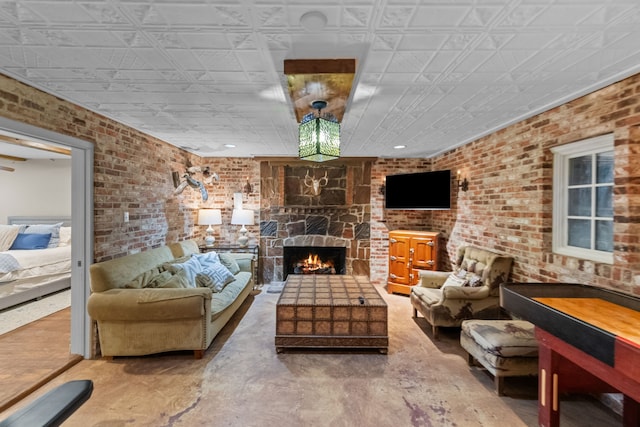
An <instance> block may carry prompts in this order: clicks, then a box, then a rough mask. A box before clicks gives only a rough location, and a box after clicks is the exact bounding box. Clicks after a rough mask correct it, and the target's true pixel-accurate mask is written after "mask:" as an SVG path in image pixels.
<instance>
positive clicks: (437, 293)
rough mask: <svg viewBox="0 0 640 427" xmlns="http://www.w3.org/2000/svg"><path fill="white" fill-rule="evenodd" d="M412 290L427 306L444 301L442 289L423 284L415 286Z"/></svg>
mask: <svg viewBox="0 0 640 427" xmlns="http://www.w3.org/2000/svg"><path fill="white" fill-rule="evenodd" d="M411 292H412V293H413V294H414V296H415V297H416V298H418V299H419V300H420V301H421V302H422V303H423V304H424V305H426V306H427V307H430V306H432V305H433V304H437V303H439V302H440V301H442V289H434V288H423V287H422V286H413V287H412V288H411Z"/></svg>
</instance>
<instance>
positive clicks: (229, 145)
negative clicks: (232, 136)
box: [224, 144, 236, 148]
mask: <svg viewBox="0 0 640 427" xmlns="http://www.w3.org/2000/svg"><path fill="white" fill-rule="evenodd" d="M224 146H225V147H227V148H236V144H224Z"/></svg>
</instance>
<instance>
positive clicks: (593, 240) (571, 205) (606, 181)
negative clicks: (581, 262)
mask: <svg viewBox="0 0 640 427" xmlns="http://www.w3.org/2000/svg"><path fill="white" fill-rule="evenodd" d="M551 152H552V153H553V252H554V253H558V254H561V255H569V256H573V257H576V258H583V259H588V260H591V261H596V262H603V263H608V264H613V178H614V157H613V134H606V135H600V136H596V137H593V138H588V139H583V140H581V141H576V142H573V143H571V144H566V145H561V146H559V147H554V148H552V149H551Z"/></svg>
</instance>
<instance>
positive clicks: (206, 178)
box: [172, 166, 220, 202]
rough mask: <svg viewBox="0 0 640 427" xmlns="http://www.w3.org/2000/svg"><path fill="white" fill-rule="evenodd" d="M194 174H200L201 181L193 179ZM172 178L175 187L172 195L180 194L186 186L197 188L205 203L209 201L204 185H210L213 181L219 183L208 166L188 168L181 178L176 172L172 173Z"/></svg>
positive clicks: (217, 177) (217, 176)
mask: <svg viewBox="0 0 640 427" xmlns="http://www.w3.org/2000/svg"><path fill="white" fill-rule="evenodd" d="M196 173H202V181H198V180H197V179H195V178H193V176H192V175H194V174H196ZM172 176H173V184H174V186H175V187H176V189H175V191H174V192H173V194H180V193H182V192H183V191H184V189H185V188H187V187H188V186H189V187H193V188H198V189H199V190H200V195H201V196H202V200H203V201H205V202H206V201H207V200H208V199H209V193H208V192H207V189H206V188H205V184H211V183H212V182H213V181H220V176H219V175H218V174H217V173H216V172H211V170H210V168H209V166H205V167H200V166H188V167H187V171H186V172H185V173H184V174H183V175H182V176H181V177H180V176H179V175H178V172H173V173H172Z"/></svg>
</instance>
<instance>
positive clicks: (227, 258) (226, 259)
mask: <svg viewBox="0 0 640 427" xmlns="http://www.w3.org/2000/svg"><path fill="white" fill-rule="evenodd" d="M218 255H219V257H220V262H221V263H222V265H224V266H225V267H227V268H228V269H229V271H230V272H231V274H233V275H234V276H235V275H236V274H238V273H240V266H239V265H238V261H236V259H235V258H234V257H233V256H231V255H229V254H225V253H221V254H218Z"/></svg>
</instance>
